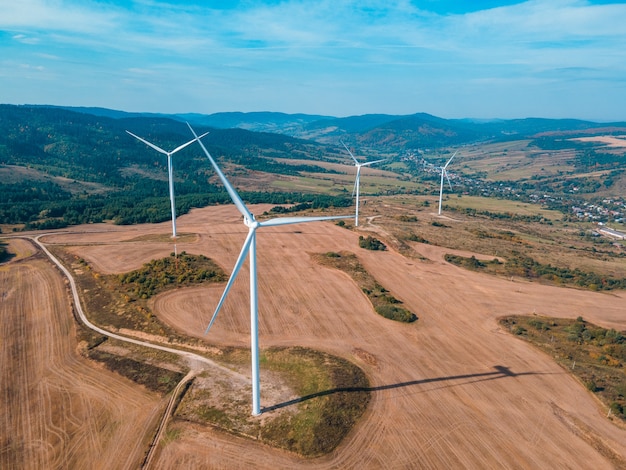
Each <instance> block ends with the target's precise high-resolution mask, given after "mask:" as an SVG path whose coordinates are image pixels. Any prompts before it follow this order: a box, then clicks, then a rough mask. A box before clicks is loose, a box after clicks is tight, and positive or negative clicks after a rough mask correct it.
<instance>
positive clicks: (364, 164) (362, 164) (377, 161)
mask: <svg viewBox="0 0 626 470" xmlns="http://www.w3.org/2000/svg"><path fill="white" fill-rule="evenodd" d="M385 160H387V159H386V158H383V159H382V160H374V161H373V162H365V163H361V166H369V165H373V164H374V163H380V162H384V161H385Z"/></svg>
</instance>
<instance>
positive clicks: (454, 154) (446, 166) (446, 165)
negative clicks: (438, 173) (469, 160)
mask: <svg viewBox="0 0 626 470" xmlns="http://www.w3.org/2000/svg"><path fill="white" fill-rule="evenodd" d="M457 153H458V150H457V151H456V152H454V153H453V154H452V156H451V157H450V160H448V163H446V164H445V166H444V167H443V168H444V170H445V169H446V168H448V165H449V164H450V162H451V161H452V159H453V158H454V157H455V156H456V154H457Z"/></svg>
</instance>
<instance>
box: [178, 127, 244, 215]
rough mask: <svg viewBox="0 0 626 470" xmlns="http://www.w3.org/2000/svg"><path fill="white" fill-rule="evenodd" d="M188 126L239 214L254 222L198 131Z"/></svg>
mask: <svg viewBox="0 0 626 470" xmlns="http://www.w3.org/2000/svg"><path fill="white" fill-rule="evenodd" d="M187 125H188V126H189V129H190V130H191V133H192V134H193V136H194V137H195V140H197V141H198V143H199V144H200V147H202V150H203V151H204V153H205V154H206V156H207V158H208V159H209V161H210V162H211V165H213V169H214V170H215V172H216V173H217V176H219V177H220V180H222V184H223V185H224V186H225V187H226V191H228V195H229V196H230V198H231V199H232V201H233V203H234V204H235V206H237V209H238V210H239V212H241V215H243V216H244V218H245V219H247V220H249V221H253V220H254V216H253V215H252V213H251V212H250V211H249V210H248V208H247V207H246V205H245V204H244V203H243V201H242V200H241V197H239V194H238V193H237V191H236V190H235V188H233V187H232V185H231V184H230V183H229V182H228V180H227V179H226V176H224V173H222V170H220V167H219V166H217V163H215V160H213V157H212V156H211V154H210V153H209V151H208V150H207V149H206V147H205V146H204V144H203V143H202V141H201V140H200V137H198V134H196V131H194V130H193V128H192V127H191V126H190V125H189V123H187ZM205 135H206V134H203V136H205Z"/></svg>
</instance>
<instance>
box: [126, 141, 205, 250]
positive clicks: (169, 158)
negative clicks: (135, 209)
mask: <svg viewBox="0 0 626 470" xmlns="http://www.w3.org/2000/svg"><path fill="white" fill-rule="evenodd" d="M126 132H128V133H129V134H130V135H132V136H133V137H134V138H135V139H137V140H140V141H142V142H143V143H144V144H146V145H147V146H148V147H152V148H153V149H154V150H156V151H157V152H159V153H162V154H163V155H167V177H168V180H169V186H170V206H171V209H172V238H173V239H174V240H176V204H175V203H174V172H173V169H172V155H173V154H175V153H176V152H178V151H179V150H182V149H184V148H185V147H187V146H188V145H190V144H193V143H194V142H195V140H196V139H192V140H190V141H189V142H187V143H184V144H183V145H180V146H178V147H176V148H175V149H174V150H172V151H171V152H168V151H166V150H163V149H162V148H161V147H157V146H156V145H154V144H153V143H151V142H148V141H147V140H146V139H142V138H141V137H139V136H136V135H135V134H133V133H132V132H130V131H126ZM206 134H208V132H207V133H206ZM206 134H203V135H201V136H200V138H202V137H204V136H205V135H206ZM174 246H176V245H174ZM174 249H175V248H174Z"/></svg>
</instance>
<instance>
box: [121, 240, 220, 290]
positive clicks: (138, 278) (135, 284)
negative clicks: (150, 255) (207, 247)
mask: <svg viewBox="0 0 626 470" xmlns="http://www.w3.org/2000/svg"><path fill="white" fill-rule="evenodd" d="M115 279H116V280H117V282H118V283H119V288H120V290H121V291H122V292H123V294H125V295H126V296H128V297H129V300H137V299H139V298H141V299H147V298H150V297H152V296H153V295H156V294H158V293H160V292H163V291H164V290H166V289H168V288H171V287H172V286H185V285H190V284H196V283H201V282H204V281H209V282H222V281H224V280H225V279H226V276H225V274H224V272H223V271H222V269H221V268H220V267H219V266H218V265H217V264H216V263H215V262H214V261H213V260H211V259H209V258H207V257H206V256H204V255H188V254H187V253H185V252H184V251H183V252H182V253H181V254H180V255H179V256H170V257H168V258H162V259H158V260H152V261H150V262H149V263H146V264H144V265H143V266H142V267H141V268H140V269H137V270H135V271H131V272H128V273H124V274H118V275H117V276H114V277H113V278H112V279H111V280H110V282H111V281H112V282H115Z"/></svg>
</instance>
